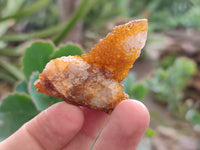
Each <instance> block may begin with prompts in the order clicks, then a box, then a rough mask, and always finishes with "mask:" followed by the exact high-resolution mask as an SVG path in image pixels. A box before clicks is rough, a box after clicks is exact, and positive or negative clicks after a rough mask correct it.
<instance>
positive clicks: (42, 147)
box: [0, 100, 149, 150]
mask: <svg viewBox="0 0 200 150" xmlns="http://www.w3.org/2000/svg"><path fill="white" fill-rule="evenodd" d="M148 124H149V113H148V110H147V109H146V107H145V106H144V105H143V104H142V103H140V102H138V101H135V100H124V101H122V102H121V103H120V104H119V105H118V106H117V107H116V108H115V109H114V111H113V112H112V114H111V115H108V114H106V113H104V112H101V111H97V110H90V109H87V108H83V107H78V106H74V105H70V104H68V103H66V102H60V103H57V104H55V105H53V106H51V107H50V108H48V109H46V110H45V111H43V112H41V113H40V114H39V115H37V116H36V117H35V118H33V119H32V120H30V121H29V122H27V123H26V124H24V125H23V126H22V127H21V128H20V129H19V130H18V131H16V132H15V133H14V134H13V135H11V136H10V137H9V138H7V139H6V140H4V141H2V142H1V143H0V150H61V149H62V150H89V149H90V148H91V147H92V144H93V143H94V141H95V139H96V138H97V136H98V134H99V133H100V131H101V134H100V135H99V138H98V139H97V141H96V143H95V145H94V147H93V150H135V149H136V148H137V146H138V144H139V142H140V140H141V138H142V136H143V134H144V132H145V130H146V128H147V127H148Z"/></svg>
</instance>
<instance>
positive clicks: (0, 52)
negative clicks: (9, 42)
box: [0, 48, 22, 57]
mask: <svg viewBox="0 0 200 150" xmlns="http://www.w3.org/2000/svg"><path fill="white" fill-rule="evenodd" d="M21 55H22V53H21V52H20V51H19V50H16V49H11V48H5V49H0V56H10V57H19V56H21Z"/></svg>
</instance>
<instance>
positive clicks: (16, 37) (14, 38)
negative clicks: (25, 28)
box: [0, 23, 65, 42]
mask: <svg viewBox="0 0 200 150" xmlns="http://www.w3.org/2000/svg"><path fill="white" fill-rule="evenodd" d="M64 27H65V23H62V24H58V25H56V26H53V27H49V28H47V29H44V30H40V31H36V32H32V33H24V34H9V35H5V36H2V37H0V40H1V41H5V42H8V41H10V42H20V41H26V40H30V39H34V38H44V37H48V36H50V35H53V34H54V33H58V32H60V31H61V30H63V29H64Z"/></svg>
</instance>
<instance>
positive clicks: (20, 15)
mask: <svg viewBox="0 0 200 150" xmlns="http://www.w3.org/2000/svg"><path fill="white" fill-rule="evenodd" d="M50 1H51V0H38V1H37V2H35V3H34V4H33V5H31V6H30V7H29V8H26V9H24V10H21V11H19V12H17V13H15V14H14V15H11V16H7V17H4V18H0V22H2V21H6V20H8V19H21V18H23V17H25V16H28V15H31V14H33V13H35V12H37V11H38V10H40V9H41V8H43V7H45V6H46V5H47V4H48V3H49V2H50Z"/></svg>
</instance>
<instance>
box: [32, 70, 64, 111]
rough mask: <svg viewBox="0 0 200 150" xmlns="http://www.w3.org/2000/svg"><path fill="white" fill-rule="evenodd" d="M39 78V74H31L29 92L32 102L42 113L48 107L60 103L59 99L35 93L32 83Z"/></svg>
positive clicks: (35, 89)
mask: <svg viewBox="0 0 200 150" xmlns="http://www.w3.org/2000/svg"><path fill="white" fill-rule="evenodd" d="M38 78H39V73H38V72H35V73H33V74H32V76H31V78H30V81H29V92H30V95H31V97H32V100H33V102H34V103H35V105H36V107H37V109H38V110H40V111H42V110H44V109H46V108H48V107H49V106H51V105H53V104H55V103H57V102H60V101H62V100H61V99H59V98H56V97H53V96H49V95H46V94H42V93H39V92H37V88H36V87H35V86H34V82H35V81H36V80H37V79H38Z"/></svg>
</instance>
